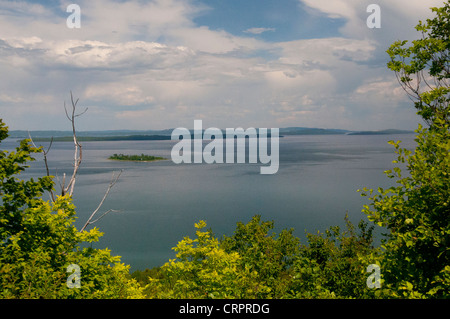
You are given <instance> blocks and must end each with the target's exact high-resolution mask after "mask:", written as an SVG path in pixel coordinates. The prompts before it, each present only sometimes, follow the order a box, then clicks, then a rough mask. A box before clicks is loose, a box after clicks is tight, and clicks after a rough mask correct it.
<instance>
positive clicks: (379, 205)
mask: <svg viewBox="0 0 450 319" xmlns="http://www.w3.org/2000/svg"><path fill="white" fill-rule="evenodd" d="M444 123H445V121H444V120H439V119H438V118H436V119H435V123H434V126H433V127H432V128H431V129H425V128H422V127H421V126H419V129H418V130H417V133H418V135H417V138H416V142H417V148H416V149H415V152H414V154H413V153H412V152H411V151H409V150H406V149H402V148H400V142H393V141H391V142H390V143H391V144H392V145H394V146H395V149H396V153H397V155H398V157H397V160H395V161H394V163H406V166H407V170H408V173H409V174H408V175H407V176H403V175H402V170H401V168H399V167H395V168H394V169H393V170H388V171H386V174H387V176H388V177H390V178H393V179H396V184H398V186H392V187H390V188H389V189H386V190H384V189H378V194H373V193H374V191H373V190H367V189H365V190H364V191H365V192H364V193H363V195H368V194H369V196H371V197H370V198H369V199H370V200H371V205H370V206H371V207H370V206H367V205H366V206H365V208H364V210H363V211H364V212H365V213H366V214H367V215H368V217H369V220H371V221H373V222H374V223H376V224H378V225H379V226H383V227H386V228H387V229H388V230H389V231H390V232H389V234H387V238H386V239H385V240H384V245H383V248H384V249H385V252H384V254H383V259H382V269H383V272H382V274H383V278H384V280H385V281H386V284H387V288H388V289H390V291H386V293H388V294H390V295H391V296H394V297H448V296H449V284H450V272H449V270H450V263H449V248H448V247H449V244H450V241H449V238H450V227H449V222H450V176H449V175H450V156H449V151H450V132H449V128H448V124H444ZM410 288H411V289H410Z"/></svg>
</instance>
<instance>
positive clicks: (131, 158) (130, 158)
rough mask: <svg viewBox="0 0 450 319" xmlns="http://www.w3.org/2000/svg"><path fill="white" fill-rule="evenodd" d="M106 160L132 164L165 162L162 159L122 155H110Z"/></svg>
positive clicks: (142, 155) (148, 156) (143, 155)
mask: <svg viewBox="0 0 450 319" xmlns="http://www.w3.org/2000/svg"><path fill="white" fill-rule="evenodd" d="M108 159H110V160H116V161H132V162H154V161H162V160H167V158H164V157H158V156H151V155H145V154H141V155H124V154H114V155H111V156H110V157H109V158H108Z"/></svg>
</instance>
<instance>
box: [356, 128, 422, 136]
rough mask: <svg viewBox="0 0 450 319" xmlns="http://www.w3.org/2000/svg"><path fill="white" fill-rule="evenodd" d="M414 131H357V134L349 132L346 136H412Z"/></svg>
mask: <svg viewBox="0 0 450 319" xmlns="http://www.w3.org/2000/svg"><path fill="white" fill-rule="evenodd" d="M412 133H414V131H405V130H394V129H389V130H381V131H359V132H349V133H348V135H389V134H412Z"/></svg>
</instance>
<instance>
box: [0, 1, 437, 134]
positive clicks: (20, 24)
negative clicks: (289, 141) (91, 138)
mask: <svg viewBox="0 0 450 319" xmlns="http://www.w3.org/2000/svg"><path fill="white" fill-rule="evenodd" d="M299 1H300V0H299ZM301 1H302V2H303V3H304V4H305V5H307V6H308V7H310V8H311V9H314V10H315V11H314V12H315V14H320V15H325V16H327V17H329V18H340V19H344V20H345V21H346V23H345V24H344V26H343V27H342V28H341V29H340V32H341V34H342V36H341V37H333V38H317V39H299V40H294V41H286V42H278V43H276V42H273V43H268V42H264V41H261V40H257V39H255V38H252V35H254V34H261V33H263V32H269V31H274V29H272V28H250V29H247V30H245V31H244V32H245V33H246V34H247V35H246V36H235V35H233V34H231V33H228V32H226V31H224V30H212V29H211V28H209V27H208V26H198V25H196V24H195V23H194V17H196V16H197V15H198V14H201V13H202V12H205V8H204V7H203V6H200V5H198V3H197V2H193V1H181V0H155V1H148V2H141V1H137V0H131V1H120V2H119V1H106V0H99V1H86V0H83V1H81V0H80V1H79V5H80V7H81V12H82V22H81V29H79V30H76V29H68V28H67V27H66V23H65V16H66V13H65V7H64V5H63V3H62V2H61V6H60V8H49V7H45V6H43V5H34V4H29V3H27V2H20V1H19V2H11V1H1V0H0V14H1V15H2V19H1V20H0V29H1V30H2V33H1V35H0V72H1V73H2V74H8V80H7V81H6V80H2V81H0V112H1V114H2V116H3V117H4V118H5V121H6V122H7V123H8V122H11V126H12V128H14V126H16V127H17V128H26V127H30V128H36V127H39V128H42V129H64V128H67V126H66V124H67V123H66V122H65V120H64V111H63V109H62V104H63V101H64V100H67V97H68V93H69V90H73V92H74V94H75V95H76V96H79V97H80V101H81V102H82V103H83V104H84V105H88V106H89V109H90V111H89V113H88V114H87V115H86V117H88V119H87V120H86V122H85V123H87V124H85V125H86V126H84V127H81V129H84V130H89V129H103V128H104V129H108V128H143V129H145V128H167V127H178V126H191V125H192V121H193V119H195V118H203V119H205V121H207V123H208V124H207V125H209V126H218V127H237V126H243V127H249V126H255V127H269V126H273V125H274V123H278V124H279V125H286V126H320V127H337V128H349V127H350V128H352V129H362V128H364V129H379V128H387V127H384V125H385V123H389V124H395V123H394V120H392V119H394V118H399V117H398V112H399V108H398V107H397V106H398V105H399V104H401V103H402V101H403V100H402V99H405V100H407V98H406V97H405V96H404V95H402V94H403V92H402V91H401V89H400V88H399V87H398V85H397V83H396V82H395V77H394V75H393V74H390V73H389V72H388V71H387V70H386V66H385V61H381V58H380V56H382V55H381V53H383V54H384V51H385V50H386V48H387V47H388V46H389V44H390V43H391V42H392V41H391V40H392V38H394V37H399V38H402V36H403V35H406V34H407V35H411V34H414V30H413V29H412V26H414V25H415V24H416V23H417V21H418V19H419V18H423V16H426V15H427V14H426V10H425V8H426V7H428V3H427V4H423V1H418V0H415V1H408V2H406V0H402V1H396V2H389V1H387V0H380V2H379V4H380V6H381V8H382V29H381V30H370V29H368V28H367V27H366V24H365V19H366V17H367V13H366V10H365V9H366V6H367V4H369V3H370V2H369V1H367V3H366V2H364V1H363V2H361V1H356V0H348V1H344V0H337V1H331V2H330V1H325V0H315V1H313V0H301ZM437 2H438V1H435V0H433V1H430V5H431V4H435V3H437ZM402 23H406V24H408V26H403V25H401V24H402ZM409 25H412V26H409ZM411 29H412V31H411ZM378 31H380V32H378ZM394 31H395V32H394ZM261 52H263V53H264V54H262V55H260V53H261ZM267 56H270V58H268V57H267ZM380 61H381V62H380ZM381 106H382V107H381ZM58 114H59V115H58ZM89 114H92V115H91V116H93V117H95V119H98V120H95V119H91V118H89V116H90V115H89ZM48 117H51V118H52V119H54V120H52V121H48V120H42V121H41V122H39V121H37V122H36V119H38V118H41V119H46V118H48ZM58 119H62V120H61V121H58ZM409 120H410V118H409V117H406V119H405V120H403V119H401V118H400V119H398V120H397V122H398V123H400V124H399V125H402V128H404V127H405V126H408V125H409V124H408V121H409ZM389 121H390V122H389ZM33 125H34V127H33ZM48 125H51V127H50V126H48ZM89 125H94V126H95V127H92V126H89ZM205 125H206V124H205ZM386 125H387V124H386ZM380 126H383V127H380ZM411 126H414V123H411Z"/></svg>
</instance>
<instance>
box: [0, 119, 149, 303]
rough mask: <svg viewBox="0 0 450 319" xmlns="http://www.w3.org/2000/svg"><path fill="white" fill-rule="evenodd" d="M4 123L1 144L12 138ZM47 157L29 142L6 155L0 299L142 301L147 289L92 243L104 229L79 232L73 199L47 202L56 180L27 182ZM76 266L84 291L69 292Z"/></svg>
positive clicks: (1, 184)
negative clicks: (30, 170) (25, 176)
mask: <svg viewBox="0 0 450 319" xmlns="http://www.w3.org/2000/svg"><path fill="white" fill-rule="evenodd" d="M7 132H8V130H7V127H6V126H5V125H4V123H3V121H2V120H1V119H0V143H1V140H3V139H4V138H6V137H7V136H8V133H7ZM39 152H41V149H40V148H34V147H32V146H31V145H30V143H29V141H28V140H24V141H22V142H21V143H20V146H19V147H17V148H16V151H15V152H10V153H8V152H6V151H1V152H0V195H1V196H2V200H1V206H0V236H1V241H0V297H1V298H127V297H132V298H138V297H141V296H142V293H141V291H142V288H140V286H139V285H138V284H137V282H136V281H134V280H130V278H129V275H128V266H125V265H124V264H122V263H120V258H119V257H114V256H111V255H110V251H109V250H108V249H93V248H91V247H87V246H88V245H87V244H89V243H93V242H96V241H98V238H99V237H100V236H101V235H102V234H101V233H100V232H99V230H98V229H96V228H94V229H91V230H90V231H83V232H79V231H78V230H77V229H76V228H75V227H74V225H73V223H74V221H75V207H74V205H73V204H72V200H71V198H70V197H69V196H60V197H58V198H57V199H56V200H55V202H52V203H49V202H47V201H44V200H42V194H43V192H44V191H50V190H51V189H52V187H53V182H52V180H51V178H50V177H42V178H39V179H38V180H37V181H35V180H33V179H30V180H29V181H24V180H21V179H20V178H19V175H20V173H21V172H22V171H23V170H24V169H25V168H26V167H27V165H26V163H27V162H29V161H33V160H34V158H33V157H32V154H35V153H39ZM71 264H76V265H78V266H79V267H80V271H81V273H80V284H81V286H80V288H69V287H68V286H67V281H68V279H69V276H70V275H71V274H70V273H67V268H68V266H69V265H71Z"/></svg>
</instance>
